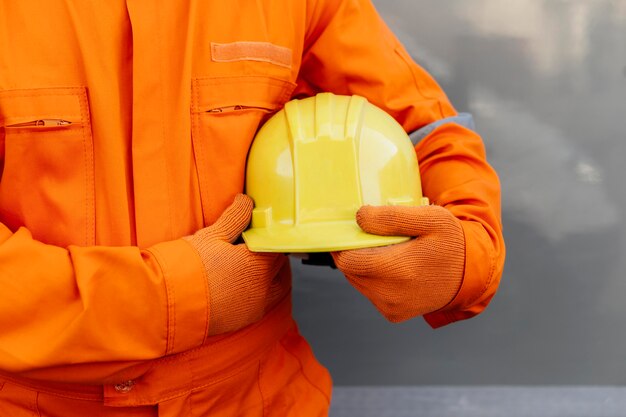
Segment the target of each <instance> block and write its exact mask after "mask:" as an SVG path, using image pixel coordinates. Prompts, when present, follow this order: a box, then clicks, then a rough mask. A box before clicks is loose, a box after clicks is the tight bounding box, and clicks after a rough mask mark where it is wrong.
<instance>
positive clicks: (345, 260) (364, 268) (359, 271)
mask: <svg viewBox="0 0 626 417" xmlns="http://www.w3.org/2000/svg"><path fill="white" fill-rule="evenodd" d="M411 242H412V241H410V242H404V243H399V244H396V245H390V246H379V247H375V248H365V249H352V250H344V251H340V252H331V255H332V257H333V260H334V261H335V265H336V266H337V268H338V269H339V270H340V271H341V272H343V273H344V274H346V275H364V276H369V275H371V274H372V272H373V271H377V270H379V269H381V268H382V269H393V268H395V267H396V266H397V264H398V262H399V260H401V258H402V257H403V256H407V253H408V250H409V245H410V243H411Z"/></svg>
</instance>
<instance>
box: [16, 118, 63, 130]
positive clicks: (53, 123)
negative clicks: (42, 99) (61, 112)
mask: <svg viewBox="0 0 626 417" xmlns="http://www.w3.org/2000/svg"><path fill="white" fill-rule="evenodd" d="M71 124H73V122H71V121H69V120H65V119H37V120H31V121H28V122H23V123H14V124H11V125H8V126H5V127H6V128H19V127H64V126H69V125H71Z"/></svg>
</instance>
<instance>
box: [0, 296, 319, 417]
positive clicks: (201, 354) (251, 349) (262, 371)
mask: <svg viewBox="0 0 626 417" xmlns="http://www.w3.org/2000/svg"><path fill="white" fill-rule="evenodd" d="M312 358H313V356H312V354H311V352H310V348H309V346H308V344H307V343H306V341H305V340H304V339H303V338H302V336H300V334H299V333H298V330H297V327H296V325H295V323H294V321H293V320H292V318H291V302H290V299H286V300H285V301H283V302H282V303H281V304H280V305H279V306H278V307H276V308H275V309H274V310H273V311H272V312H271V313H269V314H268V315H267V316H266V317H265V318H264V319H263V320H262V321H261V322H259V323H256V324H254V325H252V326H249V327H248V328H246V329H244V330H243V331H242V332H239V333H238V334H237V335H236V336H235V337H228V338H224V339H222V340H221V341H218V342H216V343H214V344H211V345H207V346H204V347H200V348H197V349H193V350H190V351H187V352H184V353H180V354H176V355H172V356H166V357H164V358H162V359H160V360H157V361H156V362H155V363H154V366H152V367H151V368H150V369H148V370H147V371H146V372H145V373H144V374H143V375H142V376H141V377H139V378H137V379H136V380H133V381H128V382H127V383H124V384H119V385H116V386H97V385H81V384H51V383H49V382H46V383H40V382H38V381H35V380H29V379H23V378H16V377H15V376H13V375H11V376H9V375H5V374H0V416H2V417H26V416H29V417H33V416H41V417H43V416H58V417H79V416H80V417H90V416H99V417H100V416H102V417H109V416H111V417H112V416H134V417H139V416H141V417H144V416H145V417H155V416H159V417H174V416H177V417H178V416H189V417H192V416H193V417H196V416H198V417H200V416H203V417H204V416H213V415H219V416H265V417H267V416H281V417H284V416H302V415H306V416H324V415H327V412H328V407H329V404H330V392H331V380H330V376H329V374H328V371H326V369H325V368H323V367H322V366H320V365H319V364H318V363H317V362H316V361H315V360H312ZM296 407H297V409H296Z"/></svg>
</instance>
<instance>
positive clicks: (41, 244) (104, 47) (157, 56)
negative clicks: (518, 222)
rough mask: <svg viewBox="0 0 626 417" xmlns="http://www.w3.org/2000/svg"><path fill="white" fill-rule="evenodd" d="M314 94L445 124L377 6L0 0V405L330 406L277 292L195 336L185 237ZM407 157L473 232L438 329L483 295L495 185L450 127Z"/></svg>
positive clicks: (497, 271) (468, 139) (193, 271)
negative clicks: (290, 110) (293, 102)
mask: <svg viewBox="0 0 626 417" xmlns="http://www.w3.org/2000/svg"><path fill="white" fill-rule="evenodd" d="M322 91H331V92H334V93H337V94H359V95H362V96H365V97H367V98H368V99H369V100H370V101H371V102H372V103H374V104H376V105H378V106H380V107H382V108H383V109H385V110H386V111H388V112H389V113H391V114H392V115H393V116H394V117H395V118H396V119H397V120H398V121H399V122H400V123H402V125H403V126H404V128H405V129H406V130H407V131H414V130H416V129H419V128H422V127H424V126H426V125H428V124H430V123H433V122H435V121H437V120H440V119H443V118H446V117H450V116H454V115H456V112H455V110H454V109H453V107H452V106H451V104H450V103H449V102H448V99H447V98H446V96H445V94H444V93H443V92H442V90H441V89H440V88H439V86H438V85H437V84H436V83H435V82H434V81H433V80H432V79H431V78H430V76H429V75H428V74H426V73H425V72H424V71H423V70H422V69H421V68H420V67H419V66H417V65H416V64H415V63H413V62H412V61H411V59H410V58H409V56H408V55H407V53H406V51H405V50H404V49H403V47H402V46H401V45H400V44H399V43H398V41H397V40H396V39H395V37H394V36H393V35H392V33H391V32H390V31H389V29H388V28H387V27H386V26H385V25H384V23H383V22H382V21H381V19H380V18H379V17H378V15H377V14H376V12H375V10H374V8H373V6H372V5H371V4H370V3H369V0H342V1H338V0H307V1H304V0H302V1H293V0H278V1H256V2H249V1H236V0H233V1H229V2H224V1H222V2H217V1H211V0H209V1H197V0H188V1H175V0H158V1H151V2H149V1H141V0H110V1H104V2H87V1H73V0H49V1H46V2H40V1H35V0H19V1H14V0H0V172H1V175H2V176H1V181H0V415H2V416H11V417H18V416H27V415H28V416H30V415H42V416H47V415H59V416H61V415H63V416H89V415H99V416H118V415H120V416H121V415H124V416H126V415H133V416H144V415H145V416H153V415H160V416H177V415H189V416H204V415H209V414H210V415H229V416H230V415H254V416H256V415H265V416H271V415H276V416H286V415H294V416H305V415H324V414H325V413H326V412H327V411H326V410H327V407H328V403H329V401H330V391H331V382H330V378H329V376H328V373H327V371H326V370H325V369H324V368H323V367H322V366H321V365H319V364H318V363H317V361H316V360H315V358H314V357H313V354H312V353H311V351H310V349H309V347H308V345H307V343H306V342H305V341H304V339H303V338H302V337H301V336H300V335H299V333H298V331H297V329H296V327H295V325H294V323H293V320H292V318H291V308H290V298H289V297H288V296H287V297H285V299H284V301H282V302H281V303H280V304H279V305H278V306H277V307H276V308H274V309H273V310H271V311H270V312H269V313H268V314H267V315H266V316H265V317H264V318H263V319H262V320H261V321H260V322H257V323H255V324H253V325H251V326H248V327H246V328H244V329H243V330H240V331H237V332H234V333H231V334H226V335H219V336H207V322H208V319H207V317H208V316H209V314H210V311H209V302H208V297H207V294H206V291H205V290H204V289H205V288H206V283H205V280H206V273H205V272H204V271H203V269H202V263H201V261H200V259H199V256H198V253H197V252H196V251H195V250H194V249H193V248H192V246H191V245H190V244H189V243H188V242H186V241H185V240H183V239H181V238H182V237H183V236H187V235H190V234H192V233H194V232H195V231H196V230H198V229H201V228H202V227H204V226H205V225H209V224H212V223H213V222H214V221H215V220H216V218H217V217H218V216H219V215H220V214H221V213H222V211H223V210H224V209H225V207H226V206H227V205H228V204H229V203H230V202H231V201H232V199H233V197H234V196H235V194H237V193H240V192H242V190H243V180H244V169H245V161H246V154H247V151H248V148H249V146H250V143H251V141H252V139H253V137H254V135H255V132H256V130H257V128H258V126H259V124H260V123H261V122H262V121H263V120H264V118H265V117H266V116H267V114H268V112H273V111H275V110H277V109H279V108H281V106H282V105H283V104H284V103H285V102H286V101H288V100H290V99H291V98H293V97H304V96H310V95H313V94H315V93H317V92H322ZM45 119H55V120H66V121H69V122H71V124H62V125H58V126H56V125H55V126H37V125H36V124H35V125H34V124H33V123H31V122H33V121H36V120H45ZM416 150H417V153H418V158H419V159H420V165H421V171H422V180H423V189H424V192H425V194H426V195H427V196H429V197H430V198H431V200H434V201H436V202H437V203H438V204H441V205H445V206H446V207H447V208H449V209H450V210H451V211H452V212H453V213H454V214H455V216H456V217H457V218H459V219H461V220H462V224H463V230H464V233H465V238H466V267H465V273H464V278H463V282H462V285H461V288H460V290H459V292H458V294H457V296H456V297H455V298H454V300H452V302H451V303H450V304H448V305H447V306H446V307H445V308H443V309H442V310H439V311H436V312H433V313H430V314H427V315H426V316H425V318H426V320H427V321H428V322H429V323H430V324H431V325H432V326H433V327H438V326H442V325H445V324H447V323H450V322H453V321H456V320H460V319H465V318H469V317H471V316H474V315H476V314H478V313H479V312H480V311H482V310H483V309H484V308H485V306H486V305H487V303H488V302H489V300H490V299H491V297H492V296H493V295H494V292H495V290H496V287H497V285H498V281H499V278H500V275H501V272H502V264H503V259H504V246H503V242H502V236H501V224H500V219H499V211H500V202H499V198H500V196H499V184H498V179H497V177H496V174H495V173H494V171H493V170H492V169H491V168H490V167H489V165H488V164H487V162H486V160H485V153H484V148H483V145H482V142H481V140H480V138H479V137H478V136H477V135H476V134H475V133H473V132H472V131H470V130H468V129H465V128H463V127H461V126H460V125H458V124H455V123H445V124H443V125H441V126H439V127H437V128H436V129H434V131H432V132H431V133H430V134H429V135H428V136H427V137H426V138H425V139H423V140H422V141H421V142H420V143H419V144H418V145H417V146H416ZM282 273H283V274H289V271H288V267H286V268H285V269H284V270H283V271H282ZM288 292H289V288H286V293H288Z"/></svg>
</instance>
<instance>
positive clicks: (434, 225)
mask: <svg viewBox="0 0 626 417" xmlns="http://www.w3.org/2000/svg"><path fill="white" fill-rule="evenodd" d="M455 220H456V219H455V218H454V215H453V214H452V213H451V212H450V211H448V210H447V209H446V208H443V207H441V206H434V205H433V206H421V207H410V206H363V207H361V208H360V209H359V211H358V212H357V214H356V221H357V223H358V224H359V226H360V227H361V229H363V230H364V231H366V232H367V233H372V234H374V235H380V236H423V235H426V234H429V233H433V232H437V231H439V230H441V229H442V228H445V227H449V226H450V224H451V223H454V221H455Z"/></svg>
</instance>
